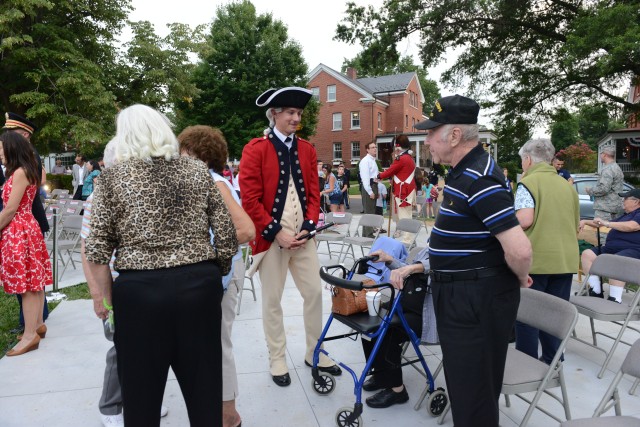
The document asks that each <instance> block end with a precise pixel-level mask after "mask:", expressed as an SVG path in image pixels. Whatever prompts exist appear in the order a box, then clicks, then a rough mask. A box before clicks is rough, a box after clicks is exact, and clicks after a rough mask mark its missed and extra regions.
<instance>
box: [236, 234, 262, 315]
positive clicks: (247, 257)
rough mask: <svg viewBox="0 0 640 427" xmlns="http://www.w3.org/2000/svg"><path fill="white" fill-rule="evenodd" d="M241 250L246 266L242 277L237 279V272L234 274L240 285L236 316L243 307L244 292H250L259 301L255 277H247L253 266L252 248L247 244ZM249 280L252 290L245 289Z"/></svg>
mask: <svg viewBox="0 0 640 427" xmlns="http://www.w3.org/2000/svg"><path fill="white" fill-rule="evenodd" d="M240 250H241V251H242V262H243V264H244V269H243V270H242V276H238V277H237V279H236V277H235V272H234V279H236V280H237V284H238V308H237V309H236V315H238V314H240V306H241V305H242V294H243V293H244V291H250V292H251V294H252V295H253V300H254V301H257V299H256V287H255V285H254V284H253V277H249V276H247V275H246V272H247V270H248V269H249V267H250V266H251V246H249V245H247V244H244V245H241V246H240ZM247 279H248V280H249V283H250V284H251V287H250V288H245V287H244V282H245V280H247Z"/></svg>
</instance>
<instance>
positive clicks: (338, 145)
mask: <svg viewBox="0 0 640 427" xmlns="http://www.w3.org/2000/svg"><path fill="white" fill-rule="evenodd" d="M337 148H339V149H340V150H337ZM338 151H339V152H338ZM338 154H340V155H338ZM333 160H342V142H334V143H333Z"/></svg>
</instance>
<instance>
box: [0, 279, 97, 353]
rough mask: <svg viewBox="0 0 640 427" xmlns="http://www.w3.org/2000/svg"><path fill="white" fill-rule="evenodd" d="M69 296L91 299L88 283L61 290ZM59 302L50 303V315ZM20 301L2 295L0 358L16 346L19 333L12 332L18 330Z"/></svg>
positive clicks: (0, 295)
mask: <svg viewBox="0 0 640 427" xmlns="http://www.w3.org/2000/svg"><path fill="white" fill-rule="evenodd" d="M61 293H63V294H65V295H66V296H67V300H76V299H91V295H90V294H89V288H88V286H87V284H86V283H80V284H78V285H75V286H70V287H68V288H64V289H62V290H61ZM58 304H60V302H59V301H56V302H50V303H49V313H51V311H53V310H54V309H55V308H56V307H57V306H58ZM18 315H19V313H18V300H17V299H16V297H15V296H14V295H9V294H5V293H4V292H2V293H0V357H4V355H5V353H6V352H7V351H9V350H10V349H11V348H12V347H13V346H14V345H16V342H17V339H16V336H17V335H18V333H15V332H14V333H12V332H11V330H13V329H16V328H18V326H19V322H18Z"/></svg>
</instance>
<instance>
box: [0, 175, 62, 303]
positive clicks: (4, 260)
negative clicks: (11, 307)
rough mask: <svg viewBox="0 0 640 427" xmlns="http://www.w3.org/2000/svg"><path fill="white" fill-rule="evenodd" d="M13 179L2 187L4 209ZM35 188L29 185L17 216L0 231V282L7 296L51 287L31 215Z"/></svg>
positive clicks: (46, 256) (44, 247)
mask: <svg viewBox="0 0 640 427" xmlns="http://www.w3.org/2000/svg"><path fill="white" fill-rule="evenodd" d="M12 187H13V175H11V176H10V177H9V179H8V180H7V182H5V184H4V189H3V191H2V202H3V203H4V206H7V203H8V202H9V196H10V195H11V189H12ZM37 190H38V189H37V187H36V186H35V185H29V186H28V187H27V189H26V190H25V192H24V195H23V196H22V200H20V205H19V206H18V210H17V212H16V215H15V216H14V217H13V219H12V220H11V222H10V223H9V224H8V225H7V226H6V227H5V228H4V229H3V230H2V238H1V239H0V280H2V285H3V286H4V291H5V292H6V293H8V294H23V293H25V292H27V291H31V292H37V291H41V290H43V289H44V287H45V286H46V285H50V284H51V283H53V275H52V274H51V261H50V260H49V253H48V252H47V245H46V244H45V242H44V237H42V231H40V227H39V226H38V222H37V221H36V219H35V218H34V217H33V214H32V213H31V205H32V204H33V199H34V197H36V191H37Z"/></svg>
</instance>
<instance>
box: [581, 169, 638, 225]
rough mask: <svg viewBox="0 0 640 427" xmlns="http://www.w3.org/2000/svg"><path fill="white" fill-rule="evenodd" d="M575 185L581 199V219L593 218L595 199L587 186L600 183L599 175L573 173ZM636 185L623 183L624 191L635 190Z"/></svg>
mask: <svg viewBox="0 0 640 427" xmlns="http://www.w3.org/2000/svg"><path fill="white" fill-rule="evenodd" d="M571 176H572V177H573V187H574V188H575V189H576V191H577V192H578V199H579V200H580V219H585V218H586V219H593V213H594V211H593V200H592V199H591V196H589V195H588V194H587V192H586V190H585V189H586V188H589V187H591V188H593V187H595V186H596V184H597V183H598V176H597V175H596V174H593V173H585V174H571ZM634 188H635V187H634V186H633V185H631V184H629V183H628V182H626V181H625V182H624V183H623V191H629V190H633V189H634ZM620 212H622V199H621V200H620Z"/></svg>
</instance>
